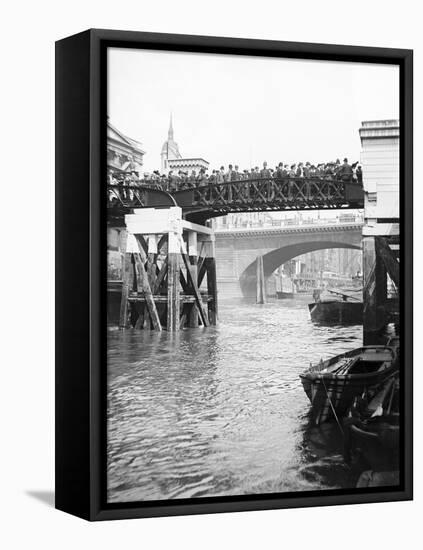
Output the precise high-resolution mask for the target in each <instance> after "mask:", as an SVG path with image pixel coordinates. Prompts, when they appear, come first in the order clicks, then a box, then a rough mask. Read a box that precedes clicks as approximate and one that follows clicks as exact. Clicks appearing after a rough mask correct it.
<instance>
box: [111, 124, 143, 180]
mask: <svg viewBox="0 0 423 550" xmlns="http://www.w3.org/2000/svg"><path fill="white" fill-rule="evenodd" d="M144 155H145V151H144V150H143V149H142V145H141V143H140V142H139V141H136V140H135V139H132V138H130V137H128V136H125V135H124V134H122V132H121V131H120V130H118V129H117V128H115V127H114V126H113V125H112V124H111V123H110V121H109V120H108V121H107V170H108V172H109V173H110V172H113V173H115V174H116V173H117V174H119V173H122V172H127V173H131V172H136V174H137V176H141V175H142V166H143V157H144Z"/></svg>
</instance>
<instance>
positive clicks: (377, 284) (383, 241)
mask: <svg viewBox="0 0 423 550" xmlns="http://www.w3.org/2000/svg"><path fill="white" fill-rule="evenodd" d="M391 240H392V239H391ZM399 271H400V269H399V262H398V260H397V257H396V255H395V253H394V251H393V250H391V248H390V239H389V237H382V236H365V237H363V273H364V288H363V340H364V344H365V345H371V344H379V343H380V342H379V333H380V332H381V330H382V329H383V328H384V327H385V326H386V324H387V323H389V322H391V319H392V314H393V312H392V310H391V308H390V307H389V303H388V295H387V280H388V279H387V275H389V277H390V279H391V280H392V282H393V283H394V285H395V287H396V290H397V292H398V293H399V290H400V278H399ZM397 313H398V312H397Z"/></svg>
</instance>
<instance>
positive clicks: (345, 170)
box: [337, 158, 353, 182]
mask: <svg viewBox="0 0 423 550" xmlns="http://www.w3.org/2000/svg"><path fill="white" fill-rule="evenodd" d="M337 176H338V179H340V180H341V181H343V182H348V181H352V177H353V169H352V167H351V165H350V164H348V159H347V158H344V164H343V165H342V166H341V167H340V168H339V170H338V171H337Z"/></svg>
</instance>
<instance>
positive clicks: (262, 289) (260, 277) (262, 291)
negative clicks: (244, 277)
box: [256, 256, 266, 304]
mask: <svg viewBox="0 0 423 550" xmlns="http://www.w3.org/2000/svg"><path fill="white" fill-rule="evenodd" d="M256 262H257V283H256V302H257V304H265V303H266V281H265V279H264V266H263V256H257V260H256Z"/></svg>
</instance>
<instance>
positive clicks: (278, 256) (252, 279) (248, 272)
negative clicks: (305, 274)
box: [239, 241, 361, 297]
mask: <svg viewBox="0 0 423 550" xmlns="http://www.w3.org/2000/svg"><path fill="white" fill-rule="evenodd" d="M328 248H349V249H353V250H361V246H360V245H357V244H352V243H346V242H334V241H320V242H301V243H296V244H290V245H286V246H281V247H280V248H277V249H275V250H272V251H270V252H268V253H267V254H263V270H264V277H265V279H268V278H269V277H270V276H271V275H272V273H273V272H274V271H275V270H276V269H277V268H278V267H279V266H281V265H282V264H284V263H286V262H288V261H289V260H292V259H294V258H296V257H298V256H302V255H303V254H307V253H309V252H315V251H317V250H326V249H328ZM256 283H257V259H255V260H254V261H253V262H251V263H250V264H249V266H248V267H247V268H246V269H245V270H244V271H243V272H242V273H241V275H240V278H239V284H240V287H241V292H242V294H243V296H244V297H248V296H255V292H256Z"/></svg>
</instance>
